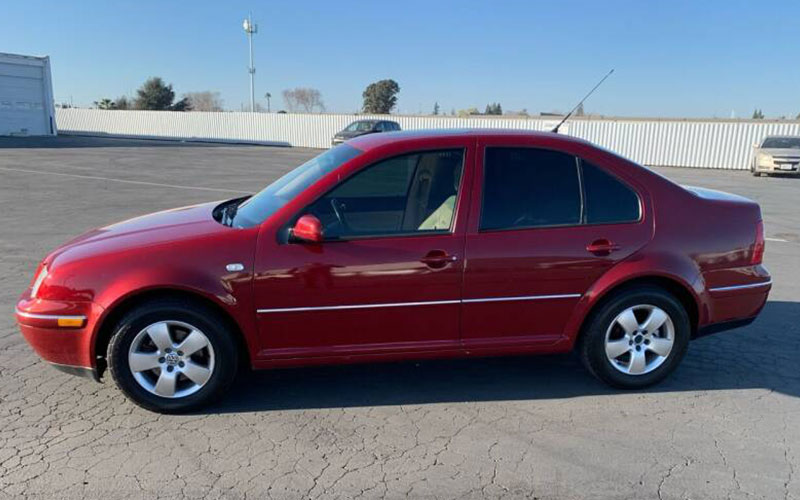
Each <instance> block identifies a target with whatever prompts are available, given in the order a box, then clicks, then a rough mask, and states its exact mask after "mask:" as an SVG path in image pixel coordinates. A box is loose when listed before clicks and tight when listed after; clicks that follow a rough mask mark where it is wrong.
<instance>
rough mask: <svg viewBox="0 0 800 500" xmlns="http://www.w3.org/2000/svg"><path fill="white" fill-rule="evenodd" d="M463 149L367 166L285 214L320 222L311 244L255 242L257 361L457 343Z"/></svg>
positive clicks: (466, 157) (466, 173)
mask: <svg viewBox="0 0 800 500" xmlns="http://www.w3.org/2000/svg"><path fill="white" fill-rule="evenodd" d="M468 152H470V148H468V147H467V144H466V143H464V144H463V147H451V148H448V149H446V150H426V151H417V152H411V153H407V154H400V155H397V156H392V157H390V158H387V159H384V160H380V161H378V162H376V163H373V164H372V165H369V166H366V167H365V168H363V169H360V170H358V172H356V173H355V174H353V175H352V176H350V177H348V178H346V179H345V180H343V181H342V182H341V183H340V184H339V185H337V186H336V187H334V188H333V189H332V190H330V191H328V192H327V193H326V194H324V195H322V196H321V197H320V198H318V199H317V200H316V201H314V202H313V203H311V204H310V205H309V206H307V207H306V208H305V209H304V210H302V211H301V212H300V213H297V214H296V216H295V219H296V218H297V217H300V216H301V215H304V214H312V215H314V216H316V217H317V218H318V219H319V220H320V221H321V222H322V225H323V231H324V235H325V239H324V241H323V242H322V243H320V244H300V243H288V242H287V243H281V244H274V242H273V240H271V239H270V238H269V237H267V238H266V239H265V242H264V243H263V244H262V243H259V248H258V255H257V256H256V278H255V282H254V291H255V302H256V307H257V312H258V314H257V317H258V325H259V333H260V337H261V352H260V357H261V358H262V359H264V358H266V359H273V360H275V359H290V358H300V357H302V358H308V357H318V358H325V357H343V356H352V355H364V354H371V355H391V354H392V353H398V352H407V351H441V350H450V349H453V350H454V349H457V348H458V346H459V313H460V299H461V283H462V271H463V265H464V260H463V257H464V253H463V252H464V232H465V228H464V226H465V223H466V216H467V213H466V212H467V209H466V204H467V202H468V201H469V199H468V198H469V197H468V196H461V192H462V191H463V190H464V185H465V184H467V182H468V181H469V177H470V171H471V169H470V168H469V166H470V165H471V155H470V154H468ZM289 222H290V224H291V223H292V222H293V221H289ZM261 239H262V238H260V240H261Z"/></svg>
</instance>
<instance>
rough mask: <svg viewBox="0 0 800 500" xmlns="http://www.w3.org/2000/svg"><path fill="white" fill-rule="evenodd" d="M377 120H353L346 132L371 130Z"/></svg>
mask: <svg viewBox="0 0 800 500" xmlns="http://www.w3.org/2000/svg"><path fill="white" fill-rule="evenodd" d="M374 124H375V122H353V123H351V124H350V125H348V126H347V128H346V129H344V130H345V132H369V131H370V130H372V126H373V125H374Z"/></svg>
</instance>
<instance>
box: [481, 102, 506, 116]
mask: <svg viewBox="0 0 800 500" xmlns="http://www.w3.org/2000/svg"><path fill="white" fill-rule="evenodd" d="M483 114H484V115H502V114H503V107H502V106H500V103H499V102H494V103H492V104H487V105H486V111H484V113H483Z"/></svg>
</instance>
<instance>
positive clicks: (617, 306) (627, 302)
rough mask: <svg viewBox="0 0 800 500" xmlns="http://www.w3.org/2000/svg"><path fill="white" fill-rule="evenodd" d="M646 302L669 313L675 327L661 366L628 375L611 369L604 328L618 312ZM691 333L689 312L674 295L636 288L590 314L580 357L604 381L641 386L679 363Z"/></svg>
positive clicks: (654, 381)
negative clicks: (673, 337)
mask: <svg viewBox="0 0 800 500" xmlns="http://www.w3.org/2000/svg"><path fill="white" fill-rule="evenodd" d="M645 304H648V305H653V306H656V307H659V308H661V309H662V310H664V311H665V312H666V313H667V314H668V315H669V317H670V319H671V320H672V323H673V326H674V328H675V342H674V343H673V346H672V351H671V352H670V354H669V356H668V357H667V359H666V360H665V361H664V363H662V364H661V366H659V367H658V368H656V369H655V370H653V371H652V372H650V373H646V374H643V375H628V374H625V373H622V372H620V371H619V370H617V369H616V368H614V366H613V365H612V364H611V361H610V360H609V359H608V357H607V356H606V353H605V337H606V331H607V330H608V327H609V326H610V325H611V322H612V321H614V319H616V317H617V315H618V314H619V313H620V312H622V311H624V310H625V309H627V308H628V307H631V306H636V305H645ZM690 336H691V325H690V323H689V317H688V314H687V313H686V310H685V308H684V307H683V305H682V304H681V303H680V302H679V301H678V300H677V299H675V297H673V296H672V295H670V294H669V293H667V292H665V291H663V290H661V289H659V288H649V287H647V288H636V289H631V290H627V291H624V292H621V293H619V294H616V295H615V296H614V297H612V298H611V299H610V300H608V301H607V302H606V303H605V304H603V305H602V306H601V307H600V308H599V310H598V311H597V314H595V315H593V317H592V319H591V321H590V323H589V328H588V330H587V331H586V332H585V335H584V340H583V346H582V347H583V348H582V357H583V359H584V362H585V363H586V364H587V366H588V368H589V370H590V371H591V372H592V373H594V374H595V375H596V376H597V377H599V378H600V379H602V380H603V381H605V382H606V383H608V384H610V385H612V386H614V387H619V388H624V389H637V388H643V387H647V386H650V385H653V384H655V383H657V382H660V381H661V380H663V379H664V378H665V377H666V376H667V375H669V374H670V373H671V372H672V371H673V370H674V369H675V368H676V367H677V366H678V364H680V362H681V360H682V359H683V357H684V355H685V354H686V350H687V348H688V345H689V338H690Z"/></svg>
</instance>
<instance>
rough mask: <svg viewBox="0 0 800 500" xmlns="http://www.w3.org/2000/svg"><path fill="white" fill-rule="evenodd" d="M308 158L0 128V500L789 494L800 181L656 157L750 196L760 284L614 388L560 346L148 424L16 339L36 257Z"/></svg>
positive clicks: (336, 381) (294, 386) (307, 383)
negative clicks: (724, 326) (768, 288)
mask: <svg viewBox="0 0 800 500" xmlns="http://www.w3.org/2000/svg"><path fill="white" fill-rule="evenodd" d="M317 153H318V151H314V150H303V149H289V148H285V149H284V148H266V147H256V146H234V145H212V144H187V143H179V142H155V141H131V140H120V139H88V138H70V137H59V138H53V139H2V138H0V499H4V498H18V497H29V498H162V497H163V498H231V499H236V498H362V497H363V498H380V497H387V498H403V497H409V498H495V497H503V498H539V499H550V498H553V499H555V498H642V499H644V498H658V499H672V498H692V499H700V498H733V499H745V498H769V499H775V498H786V499H790V498H800V399H799V398H800V235H799V234H798V233H800V210H798V200H800V179H793V178H754V177H752V176H751V175H749V173H747V172H733V171H724V170H693V169H671V168H662V169H657V170H658V171H659V172H660V173H662V174H664V175H666V176H667V177H669V178H671V179H673V180H676V181H678V182H680V183H682V184H691V185H697V186H703V187H709V188H715V189H722V190H724V191H729V192H733V193H737V194H741V195H744V196H747V197H750V198H753V199H755V200H757V201H758V202H759V203H760V204H761V207H762V211H763V213H764V219H765V225H766V232H767V238H768V241H767V251H766V258H765V263H766V265H767V267H768V268H769V269H770V271H771V272H772V275H773V280H774V287H773V291H772V294H771V296H770V301H769V303H768V304H767V306H766V308H765V310H764V312H763V313H762V315H761V317H760V318H759V319H758V320H757V321H756V322H755V323H754V324H752V325H750V326H748V327H746V328H742V329H739V330H734V331H731V332H726V333H721V334H719V335H715V336H710V337H706V338H702V339H699V340H697V341H695V342H693V343H692V344H691V345H690V348H689V353H688V355H687V356H686V358H685V360H684V362H683V364H682V366H681V367H680V368H679V369H678V370H677V371H676V372H675V374H674V375H673V376H672V377H670V378H669V379H668V380H667V381H666V382H664V383H662V384H661V385H659V386H657V387H654V388H652V389H649V390H646V391H641V392H621V391H616V390H613V389H610V388H608V387H606V386H604V385H602V384H601V383H600V382H597V381H596V380H595V379H593V378H592V377H591V376H590V375H589V374H587V373H586V372H585V371H584V369H583V368H582V367H581V365H580V364H579V362H578V361H577V360H576V359H575V358H574V357H573V356H570V355H563V356H552V357H520V358H510V359H485V360H463V361H435V362H434V361H428V362H423V363H398V364H375V365H354V366H343V367H317V368H307V369H293V370H281V371H272V372H260V373H256V374H253V375H252V376H251V377H248V378H247V379H242V380H239V381H238V382H237V384H236V386H235V387H234V388H233V390H232V391H231V394H230V395H229V397H228V398H226V399H225V400H224V401H223V402H221V403H220V404H218V405H216V406H214V407H211V408H209V409H207V410H206V411H204V412H202V413H198V414H193V415H184V416H163V415H157V414H154V413H149V412H147V411H144V410H142V409H140V408H138V407H136V406H134V405H133V404H131V403H129V402H127V400H126V399H125V398H124V397H123V396H122V395H121V394H120V392H118V391H117V390H116V388H115V387H114V385H113V383H111V382H110V381H107V382H106V383H105V384H97V383H95V382H92V381H90V380H86V379H80V378H76V377H71V376H69V375H66V374H63V373H60V372H58V371H56V370H54V369H52V368H51V367H49V366H48V365H47V364H45V363H43V362H42V361H40V360H39V359H38V358H37V357H36V355H35V354H34V353H33V352H32V350H31V349H30V348H29V347H28V345H27V344H26V343H25V342H24V340H23V339H22V337H21V335H20V334H19V333H18V330H17V327H16V325H15V320H14V316H13V310H14V304H15V302H16V299H17V297H18V295H19V294H20V293H21V292H22V291H23V290H24V289H25V287H26V286H27V284H28V283H29V282H30V279H31V278H32V274H33V272H34V269H35V267H36V265H37V263H38V262H39V261H40V260H41V259H42V258H43V257H44V256H45V255H46V253H47V252H48V251H49V250H51V249H53V248H54V247H55V246H57V245H58V244H60V243H63V242H64V241H66V240H67V239H69V238H71V237H73V236H75V235H77V234H79V233H81V232H83V231H85V230H87V229H90V228H92V227H95V226H101V225H105V224H108V223H112V222H115V221H119V220H121V219H125V218H129V217H133V216H137V215H141V214H144V213H148V212H153V211H156V210H161V209H166V208H172V207H178V206H181V205H188V204H193V203H199V202H205V201H211V200H215V199H225V198H232V197H235V196H237V195H239V194H240V193H242V192H252V191H254V190H257V189H258V188H259V187H260V186H262V185H264V184H266V183H268V182H269V181H271V180H273V179H275V178H276V177H277V176H278V175H280V174H281V173H283V172H286V171H287V170H289V169H291V168H292V167H294V166H296V165H298V164H300V163H301V162H302V161H304V160H305V159H307V158H309V157H311V156H313V155H315V154H317Z"/></svg>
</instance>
